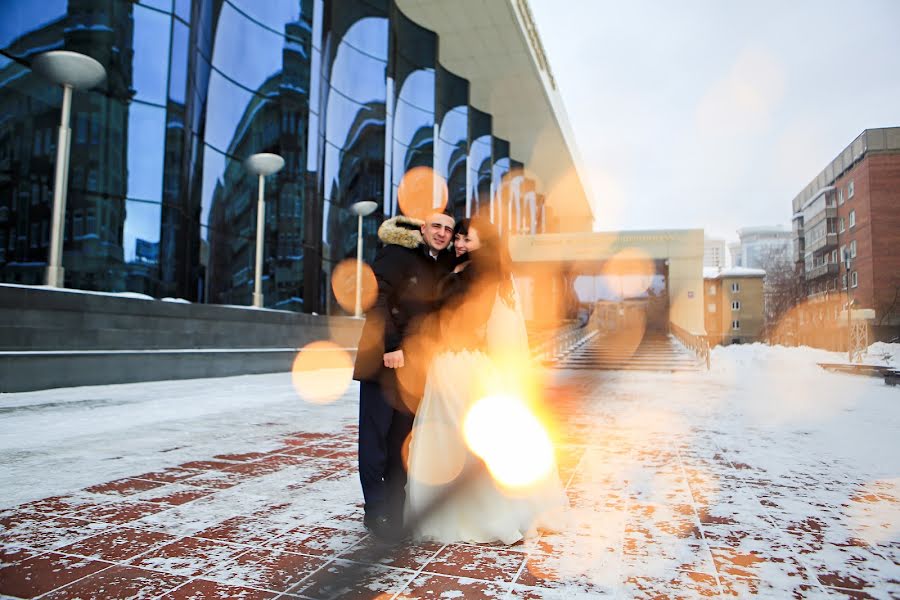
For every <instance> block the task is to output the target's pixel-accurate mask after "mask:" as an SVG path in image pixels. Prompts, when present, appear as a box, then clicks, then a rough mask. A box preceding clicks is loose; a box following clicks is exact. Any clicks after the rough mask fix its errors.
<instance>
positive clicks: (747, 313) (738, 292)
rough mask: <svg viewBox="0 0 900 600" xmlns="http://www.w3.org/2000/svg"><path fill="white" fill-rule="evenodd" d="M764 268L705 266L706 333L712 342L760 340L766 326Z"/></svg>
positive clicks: (741, 342)
mask: <svg viewBox="0 0 900 600" xmlns="http://www.w3.org/2000/svg"><path fill="white" fill-rule="evenodd" d="M765 276H766V272H765V271H763V270H762V269H748V268H746V267H731V268H729V269H713V268H709V267H707V268H705V269H703V304H704V311H703V312H704V315H705V318H704V320H705V325H706V335H707V339H709V343H710V345H712V346H718V345H722V346H727V345H729V344H749V343H753V342H756V341H759V340H760V338H761V337H762V334H763V330H764V328H765V296H764V293H763V280H764V278H765Z"/></svg>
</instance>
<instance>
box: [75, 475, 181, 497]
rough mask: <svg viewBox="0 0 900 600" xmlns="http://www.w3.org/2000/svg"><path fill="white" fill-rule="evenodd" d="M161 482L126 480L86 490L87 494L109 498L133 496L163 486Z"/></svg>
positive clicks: (102, 484)
mask: <svg viewBox="0 0 900 600" xmlns="http://www.w3.org/2000/svg"><path fill="white" fill-rule="evenodd" d="M162 485H163V483H162V482H160V481H150V480H147V479H135V478H126V479H118V480H116V481H110V482H109V483H101V484H99V485H94V486H91V487H89V488H86V489H85V491H86V492H90V493H92V494H104V495H107V496H131V495H133V494H138V493H140V492H145V491H147V490H152V489H153V488H156V487H160V486H162Z"/></svg>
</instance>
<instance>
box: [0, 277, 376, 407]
mask: <svg viewBox="0 0 900 600" xmlns="http://www.w3.org/2000/svg"><path fill="white" fill-rule="evenodd" d="M361 329H362V321H361V320H357V319H352V318H347V317H321V316H315V315H307V314H301V313H293V312H288V311H274V310H254V309H247V308H240V307H229V306H217V305H207V304H179V303H170V302H162V301H159V300H144V299H138V298H127V297H121V296H114V295H109V294H94V293H78V292H74V291H60V290H49V289H46V288H35V287H26V286H15V285H0V392H10V391H26V390H34V389H46V388H51V387H62V386H70V385H96V384H106V383H126V382H132V381H152V380H161V379H183V378H195V377H213V376H223V375H241V374H246V373H264V372H276V371H287V370H290V367H291V363H292V361H293V357H294V356H295V355H296V350H297V349H299V348H301V347H303V346H305V345H306V344H308V343H310V342H313V341H318V340H330V341H332V342H334V343H336V344H337V345H338V346H340V347H342V348H350V349H355V348H356V345H357V343H358V341H359V335H360V331H361Z"/></svg>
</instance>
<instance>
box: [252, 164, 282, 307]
mask: <svg viewBox="0 0 900 600" xmlns="http://www.w3.org/2000/svg"><path fill="white" fill-rule="evenodd" d="M283 167H284V159H283V158H281V157H280V156H278V155H277V154H272V153H270V152H260V153H259V154H253V155H252V156H250V157H249V158H247V160H245V161H244V168H245V169H247V170H248V171H249V172H250V173H252V174H254V175H256V176H257V177H258V178H259V197H258V200H257V202H256V265H255V269H254V282H253V306H255V307H256V308H262V306H263V291H262V257H263V234H264V232H265V226H266V175H272V174H273V173H277V172H278V171H280V170H281V169H282V168H283Z"/></svg>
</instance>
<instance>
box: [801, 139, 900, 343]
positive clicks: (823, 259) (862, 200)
mask: <svg viewBox="0 0 900 600" xmlns="http://www.w3.org/2000/svg"><path fill="white" fill-rule="evenodd" d="M793 211H794V217H793V221H794V227H793V229H794V232H793V234H794V240H795V245H794V254H793V259H794V261H795V262H797V263H799V265H798V266H799V267H800V271H801V272H802V273H803V280H804V283H805V288H806V290H805V291H806V299H805V301H804V302H803V303H802V305H801V308H800V309H799V314H798V315H797V323H798V324H797V334H796V335H797V338H798V341H799V343H802V344H808V345H815V346H819V347H825V348H832V349H842V348H843V347H845V346H846V343H847V340H848V337H849V336H848V334H847V323H846V321H845V320H844V319H842V318H840V317H841V312H842V310H843V307H844V306H845V305H846V302H847V297H848V295H849V296H850V297H851V299H852V301H853V303H854V306H855V307H856V308H868V309H873V310H874V311H875V318H874V321H873V323H872V325H873V328H872V334H873V338H874V339H890V338H893V337H895V336H897V335H898V334H900V245H898V240H900V127H891V128H885V129H866V130H865V131H863V132H862V133H861V134H860V135H859V137H857V138H856V139H855V140H853V142H852V143H851V144H850V145H849V146H847V148H845V149H844V151H843V152H841V153H840V154H839V155H838V156H837V157H836V158H835V159H834V160H833V161H831V163H829V164H828V165H827V166H826V167H825V168H824V169H823V170H822V171H821V172H820V173H819V174H818V175H817V176H816V178H815V179H813V181H812V182H811V183H810V184H809V185H807V186H806V187H805V188H804V189H803V191H801V192H800V193H799V194H798V195H797V196H796V197H795V198H794V200H793ZM845 257H847V258H849V260H850V268H849V269H847V267H846V265H845V261H844V258H845ZM844 314H846V313H844ZM870 339H872V338H870Z"/></svg>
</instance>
